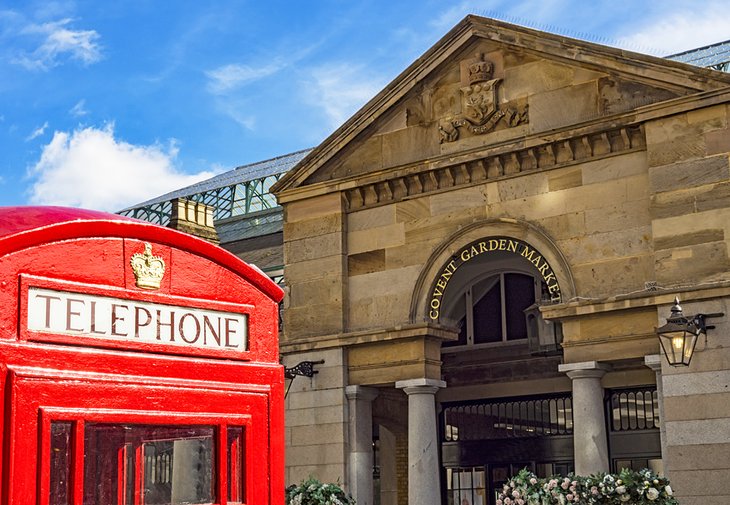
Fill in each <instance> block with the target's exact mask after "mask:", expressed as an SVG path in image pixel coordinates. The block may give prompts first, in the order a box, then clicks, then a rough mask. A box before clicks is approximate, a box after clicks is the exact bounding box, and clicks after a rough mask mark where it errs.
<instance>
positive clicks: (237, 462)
mask: <svg viewBox="0 0 730 505" xmlns="http://www.w3.org/2000/svg"><path fill="white" fill-rule="evenodd" d="M243 451H244V445H243V427H241V426H231V427H229V428H228V501H229V502H232V503H243V502H245V501H246V500H245V499H244V496H243V493H244V487H243V483H244V480H245V475H246V473H245V472H244V466H243V461H244V459H243Z"/></svg>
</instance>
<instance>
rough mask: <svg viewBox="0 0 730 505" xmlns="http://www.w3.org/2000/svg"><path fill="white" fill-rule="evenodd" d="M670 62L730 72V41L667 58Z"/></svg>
mask: <svg viewBox="0 0 730 505" xmlns="http://www.w3.org/2000/svg"><path fill="white" fill-rule="evenodd" d="M666 58H667V59H668V60H674V61H680V62H682V63H689V64H690V65H695V66H697V67H705V68H711V69H713V70H719V71H721V72H727V71H728V70H730V40H726V41H725V42H718V43H717V44H712V45H710V46H705V47H698V48H697V49H690V50H689V51H684V52H682V53H677V54H671V55H669V56H666Z"/></svg>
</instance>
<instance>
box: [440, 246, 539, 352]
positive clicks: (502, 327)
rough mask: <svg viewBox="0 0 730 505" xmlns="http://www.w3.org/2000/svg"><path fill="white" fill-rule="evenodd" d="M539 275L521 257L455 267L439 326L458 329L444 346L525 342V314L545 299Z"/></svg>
mask: <svg viewBox="0 0 730 505" xmlns="http://www.w3.org/2000/svg"><path fill="white" fill-rule="evenodd" d="M549 298H550V293H549V290H548V286H547V284H546V283H545V281H544V279H543V277H542V275H541V274H540V271H539V270H538V269H537V268H535V266H534V264H533V263H531V262H530V261H527V260H526V259H525V258H524V257H522V256H521V255H519V254H513V253H512V254H511V253H509V252H508V251H494V252H491V253H490V254H482V255H480V256H478V257H474V258H472V259H470V261H468V262H465V263H463V264H461V265H460V266H459V268H458V269H457V270H456V271H455V272H454V274H453V277H452V278H451V279H450V280H449V283H448V286H447V288H446V290H445V292H444V295H443V305H442V306H441V308H442V310H441V317H440V318H439V322H441V323H442V324H445V325H447V326H453V327H456V328H458V329H459V339H458V340H456V341H452V342H445V343H444V344H443V346H444V347H454V346H474V345H477V346H478V345H497V344H502V343H507V342H516V341H524V342H526V341H527V337H528V332H527V319H526V315H525V309H528V308H529V307H532V306H534V305H535V304H536V303H540V302H541V301H545V300H548V299H549Z"/></svg>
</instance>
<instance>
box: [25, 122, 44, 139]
mask: <svg viewBox="0 0 730 505" xmlns="http://www.w3.org/2000/svg"><path fill="white" fill-rule="evenodd" d="M46 128H48V121H46V122H45V123H43V126H39V127H38V128H36V129H35V130H33V133H31V134H30V135H28V136H27V137H25V141H26V142H30V141H31V140H33V139H36V138H38V137H40V136H41V135H43V134H44V133H45V132H46Z"/></svg>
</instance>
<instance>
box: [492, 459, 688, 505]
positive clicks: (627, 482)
mask: <svg viewBox="0 0 730 505" xmlns="http://www.w3.org/2000/svg"><path fill="white" fill-rule="evenodd" d="M571 504H578V505H677V500H676V499H675V498H674V496H673V492H672V488H671V486H670V485H669V481H668V480H667V479H665V478H664V477H659V476H658V475H655V474H654V473H652V472H651V471H650V470H648V469H643V470H640V471H638V472H637V471H634V470H628V469H626V468H624V469H623V470H621V472H619V473H618V474H596V475H590V476H588V477H581V476H576V475H572V474H571V475H569V476H567V477H550V478H548V479H542V478H539V477H537V476H535V474H533V473H532V472H530V471H529V470H527V469H526V468H525V469H523V470H521V471H520V472H519V473H518V474H517V475H516V476H514V477H512V478H511V479H510V480H509V481H508V482H507V483H506V484H505V485H504V487H503V488H502V492H501V493H500V494H499V497H498V499H497V505H571Z"/></svg>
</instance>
